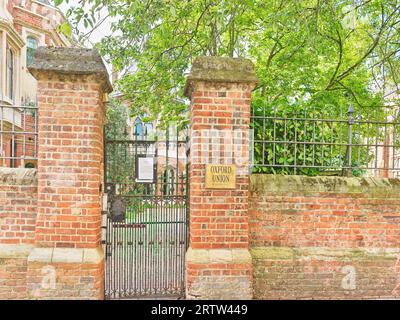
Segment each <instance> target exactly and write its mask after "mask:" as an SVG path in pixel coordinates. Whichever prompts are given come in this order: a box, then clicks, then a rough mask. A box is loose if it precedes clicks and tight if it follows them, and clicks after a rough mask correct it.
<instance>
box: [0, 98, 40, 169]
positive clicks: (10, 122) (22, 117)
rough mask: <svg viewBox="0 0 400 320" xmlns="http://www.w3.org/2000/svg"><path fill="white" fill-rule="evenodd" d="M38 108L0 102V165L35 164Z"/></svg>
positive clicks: (30, 165) (31, 165) (27, 165)
mask: <svg viewBox="0 0 400 320" xmlns="http://www.w3.org/2000/svg"><path fill="white" fill-rule="evenodd" d="M37 128H38V109H37V107H36V106H15V105H8V104H0V167H11V168H17V167H25V168H33V167H36V165H37V150H38V130H37Z"/></svg>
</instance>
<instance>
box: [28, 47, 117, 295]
mask: <svg viewBox="0 0 400 320" xmlns="http://www.w3.org/2000/svg"><path fill="white" fill-rule="evenodd" d="M29 70H30V72H31V73H32V74H33V75H34V77H35V78H36V79H37V80H38V103H39V117H38V120H39V127H38V131H39V150H38V169H37V172H38V215H37V221H36V230H35V248H34V249H33V251H32V252H31V254H30V255H29V257H28V277H27V284H28V297H29V298H31V299H49V298H56V299H64V298H70V299H102V298H103V279H104V268H103V264H104V260H103V249H102V247H101V196H102V191H101V190H102V187H101V185H102V177H103V134H104V133H103V122H104V113H105V109H104V97H105V93H109V92H110V91H111V90H112V88H111V85H110V83H109V80H108V74H107V71H106V68H105V66H104V64H103V62H102V60H101V57H100V56H99V54H98V53H97V51H95V50H90V49H78V48H39V49H38V50H37V52H36V54H35V59H34V62H33V64H32V65H31V66H30V67H29Z"/></svg>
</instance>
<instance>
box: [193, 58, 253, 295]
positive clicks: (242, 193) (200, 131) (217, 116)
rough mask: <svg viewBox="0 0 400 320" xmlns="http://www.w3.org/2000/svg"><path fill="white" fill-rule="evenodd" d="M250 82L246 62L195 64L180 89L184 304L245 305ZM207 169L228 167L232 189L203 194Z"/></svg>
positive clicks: (248, 287)
mask: <svg viewBox="0 0 400 320" xmlns="http://www.w3.org/2000/svg"><path fill="white" fill-rule="evenodd" d="M239 75H240V77H239ZM256 82H257V79H256V77H255V73H254V66H253V64H252V63H251V61H249V60H245V59H231V58H220V57H199V58H198V59H196V60H195V61H194V63H193V65H192V70H191V74H190V76H189V78H188V82H187V86H186V94H187V96H188V97H190V100H191V106H190V111H191V112H190V130H191V142H190V144H191V145H190V164H189V183H190V187H189V193H190V199H189V201H190V217H189V224H190V227H189V230H190V248H189V250H188V252H187V255H186V287H187V289H186V290H187V298H189V299H193V298H195V299H249V298H251V283H252V281H251V276H252V265H251V257H250V254H249V250H248V249H249V236H248V232H249V228H248V189H249V163H248V159H249V157H248V146H249V131H248V130H249V125H250V95H251V91H252V90H253V88H254V86H255V84H256ZM209 164H222V165H232V166H233V168H235V170H236V173H235V183H234V185H233V186H231V187H228V186H226V185H225V186H222V189H216V188H207V187H206V167H207V165H209Z"/></svg>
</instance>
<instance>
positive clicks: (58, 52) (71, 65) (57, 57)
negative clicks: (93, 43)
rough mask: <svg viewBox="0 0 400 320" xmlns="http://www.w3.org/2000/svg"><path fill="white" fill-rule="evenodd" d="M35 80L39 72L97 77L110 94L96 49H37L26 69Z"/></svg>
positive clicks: (108, 80) (108, 82)
mask: <svg viewBox="0 0 400 320" xmlns="http://www.w3.org/2000/svg"><path fill="white" fill-rule="evenodd" d="M28 69H29V71H30V72H31V73H32V74H33V75H34V76H35V77H36V78H37V74H38V73H40V72H55V73H60V74H74V75H89V74H94V75H96V76H98V78H99V80H100V81H102V82H103V83H104V91H105V92H106V93H110V92H111V91H112V85H111V82H110V79H109V76H108V72H107V69H106V67H105V65H104V63H103V60H102V58H101V56H100V54H99V52H98V51H97V50H96V49H86V48H75V47H39V48H38V49H37V50H36V51H35V56H34V60H33V62H32V63H31V64H30V65H29V67H28Z"/></svg>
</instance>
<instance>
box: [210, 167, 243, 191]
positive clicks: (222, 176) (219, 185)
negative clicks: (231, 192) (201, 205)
mask: <svg viewBox="0 0 400 320" xmlns="http://www.w3.org/2000/svg"><path fill="white" fill-rule="evenodd" d="M206 188H208V189H235V188H236V166H235V165H234V164H207V165H206Z"/></svg>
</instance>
